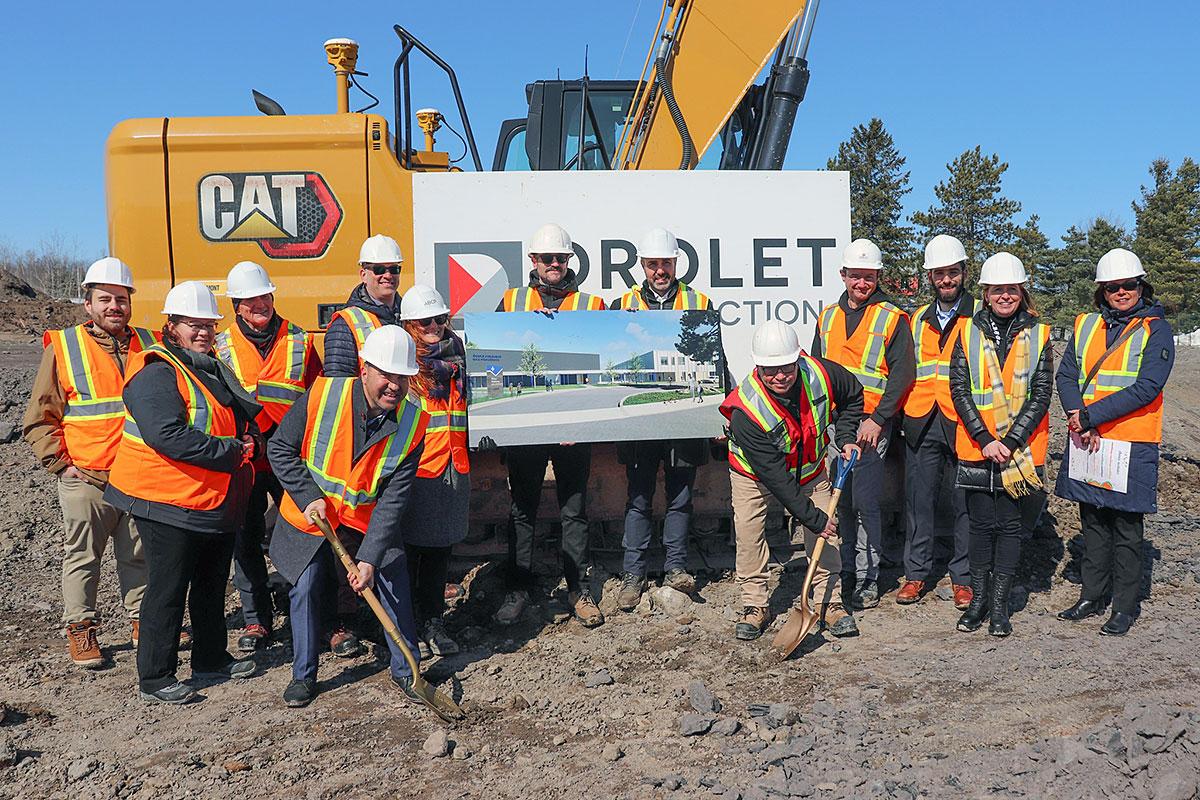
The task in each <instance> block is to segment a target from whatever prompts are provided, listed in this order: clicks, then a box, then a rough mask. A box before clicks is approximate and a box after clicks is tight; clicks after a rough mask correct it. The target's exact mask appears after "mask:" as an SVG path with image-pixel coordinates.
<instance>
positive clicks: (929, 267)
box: [921, 258, 966, 272]
mask: <svg viewBox="0 0 1200 800" xmlns="http://www.w3.org/2000/svg"><path fill="white" fill-rule="evenodd" d="M965 261H966V259H965V258H962V259H959V260H958V261H951V262H950V263H949V264H939V263H937V262H936V261H926V262H925V263H924V264H922V265H921V269H923V270H925V271H926V272H932V271H933V270H935V269H945V268H946V267H957V266H958V265H959V264H962V263H964V262H965Z"/></svg>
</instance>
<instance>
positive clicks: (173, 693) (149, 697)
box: [138, 681, 196, 705]
mask: <svg viewBox="0 0 1200 800" xmlns="http://www.w3.org/2000/svg"><path fill="white" fill-rule="evenodd" d="M138 694H139V695H140V696H141V698H142V699H143V700H145V701H146V702H147V703H171V704H173V705H182V704H183V703H186V702H188V701H189V700H191V699H192V698H194V697H195V696H196V690H195V689H193V688H192V687H190V686H188V685H187V684H186V683H180V682H179V681H175V682H174V683H172V684H171V685H170V686H164V687H163V688H161V689H159V690H158V691H157V692H141V691H139V692H138Z"/></svg>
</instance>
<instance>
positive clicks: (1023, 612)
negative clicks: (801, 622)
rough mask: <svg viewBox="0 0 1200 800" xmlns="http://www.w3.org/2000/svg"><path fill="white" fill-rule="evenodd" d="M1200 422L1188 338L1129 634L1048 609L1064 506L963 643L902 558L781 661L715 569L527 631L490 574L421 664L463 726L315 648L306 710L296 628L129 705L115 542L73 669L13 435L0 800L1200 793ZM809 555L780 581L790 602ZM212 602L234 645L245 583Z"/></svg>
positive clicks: (48, 534)
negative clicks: (244, 656) (1199, 494)
mask: <svg viewBox="0 0 1200 800" xmlns="http://www.w3.org/2000/svg"><path fill="white" fill-rule="evenodd" d="M22 348H23V349H22ZM37 350H38V347H37V346H36V345H28V344H23V345H20V346H19V347H18V346H15V345H14V346H11V347H9V346H5V345H0V358H3V359H5V364H6V365H10V364H13V365H17V366H13V367H9V368H8V369H7V372H6V374H5V375H3V376H2V378H0V391H3V393H4V395H5V396H12V395H15V396H16V397H17V398H18V402H19V403H20V404H23V403H24V398H25V396H26V395H27V393H28V386H29V381H30V380H31V379H32V374H33V368H34V365H36V354H37ZM1197 408H1200V350H1194V349H1193V350H1182V349H1181V351H1180V354H1179V360H1178V363H1177V365H1176V370H1175V376H1174V377H1173V378H1172V382H1171V384H1170V386H1169V387H1168V394H1167V417H1166V420H1167V425H1166V452H1167V455H1168V458H1167V459H1165V460H1164V463H1163V469H1162V477H1161V484H1160V506H1161V509H1162V513H1160V514H1158V515H1156V516H1153V517H1148V518H1147V528H1146V545H1145V549H1144V556H1145V558H1146V563H1147V567H1148V570H1147V576H1146V581H1145V584H1144V586H1143V594H1144V597H1145V599H1144V600H1143V602H1142V609H1141V616H1140V618H1139V619H1138V622H1137V624H1136V625H1135V627H1134V628H1133V630H1132V631H1131V633H1130V634H1129V635H1128V636H1127V637H1125V638H1115V639H1114V638H1102V637H1100V636H1098V628H1099V626H1100V623H1101V622H1102V621H1103V620H1102V618H1101V619H1095V618H1093V619H1090V620H1087V621H1084V622H1082V623H1079V624H1074V625H1072V624H1067V623H1064V622H1061V621H1059V620H1058V619H1056V618H1055V616H1054V614H1055V612H1056V611H1058V610H1060V609H1062V608H1065V607H1067V606H1069V605H1070V604H1071V603H1073V602H1074V601H1075V600H1076V599H1077V598H1078V594H1079V589H1078V585H1077V582H1078V560H1079V547H1078V541H1077V539H1078V537H1077V533H1078V515H1077V512H1076V511H1075V508H1074V506H1072V505H1071V504H1068V503H1063V502H1061V501H1058V500H1056V499H1052V500H1051V501H1050V506H1049V509H1048V512H1047V514H1045V515H1044V517H1043V520H1042V525H1041V526H1040V528H1039V531H1038V533H1037V535H1035V536H1034V538H1032V539H1031V540H1030V541H1029V542H1027V543H1026V545H1025V548H1024V555H1023V559H1022V564H1021V570H1020V574H1019V575H1018V580H1017V584H1018V585H1017V586H1015V587H1014V597H1013V608H1014V615H1013V626H1014V633H1013V635H1012V636H1010V637H1008V638H1007V639H995V638H992V637H989V636H987V635H986V633H984V632H983V631H980V632H977V633H975V634H964V633H959V632H957V631H955V630H954V623H955V621H956V620H957V618H958V612H956V611H955V610H954V608H953V604H952V603H950V602H948V601H945V600H942V599H940V596H939V593H938V592H931V593H930V594H928V595H927V596H925V598H924V599H923V600H922V601H921V602H919V603H916V604H914V605H911V606H898V605H896V604H895V603H894V602H893V601H892V596H891V594H890V592H894V590H895V588H896V585H897V582H898V580H899V578H900V575H899V570H898V569H894V568H893V569H889V570H887V571H885V573H884V581H883V583H884V588H885V589H886V590H887V591H888V592H889V595H888V596H886V597H885V598H884V600H883V602H882V604H881V605H880V606H879V608H876V609H870V610H867V611H865V612H861V613H857V614H856V617H857V618H858V621H859V626H860V627H861V629H862V636H860V637H858V638H856V639H847V640H830V639H826V638H823V637H815V638H814V639H812V640H810V641H809V642H806V643H805V645H804V647H803V648H801V651H800V654H799V655H798V656H797V657H793V658H792V659H790V660H788V661H785V662H780V661H779V660H778V659H777V658H776V657H774V656H773V655H772V654H771V653H770V651H769V649H768V642H769V639H770V635H769V634H768V636H766V637H764V638H763V639H762V640H759V641H757V642H739V641H736V640H735V639H734V638H733V635H732V634H733V625H734V620H735V619H736V617H737V613H738V611H739V610H740V594H739V590H738V587H737V586H736V584H735V582H734V581H732V580H730V579H729V576H728V575H724V574H720V573H716V572H713V573H709V574H706V575H701V576H700V577H701V581H700V583H701V586H700V590H699V592H698V593H697V595H696V596H695V597H694V598H693V599H691V600H689V599H687V598H686V597H683V598H682V600H679V598H674V599H675V600H677V601H678V604H677V605H673V606H671V607H670V608H669V609H668V608H667V607H664V606H663V605H658V606H655V605H652V604H650V603H647V604H645V605H643V606H642V607H641V608H640V609H639V610H638V611H637V612H635V613H632V614H623V613H620V612H618V611H616V610H615V609H614V608H613V601H614V596H615V591H614V590H615V588H616V585H617V580H616V579H610V580H609V581H608V582H607V584H606V586H605V591H604V599H603V600H602V604H601V605H602V608H603V610H604V612H605V614H606V615H607V616H608V622H607V623H606V624H605V625H604V626H603V627H601V628H598V629H595V630H591V631H588V630H584V629H583V628H581V627H579V626H578V625H577V624H576V623H575V622H573V621H570V620H569V615H568V614H567V613H566V606H565V602H564V599H565V598H564V596H563V593H562V591H561V587H557V588H556V583H557V577H556V576H549V575H547V576H543V586H542V589H543V590H544V592H542V593H541V594H538V595H536V596H535V602H534V603H533V604H532V605H531V607H530V608H529V609H528V610H527V611H526V613H525V615H524V616H523V618H522V619H521V620H520V621H519V622H518V624H516V625H513V626H512V627H508V628H500V627H497V626H496V625H495V624H494V623H493V622H492V621H491V614H492V613H493V612H494V611H495V609H496V608H497V607H498V606H499V604H500V603H501V601H502V599H503V596H504V583H503V580H502V578H501V576H500V574H499V569H498V566H499V565H497V564H489V565H487V566H484V567H483V568H481V569H478V570H476V571H473V572H472V573H471V575H470V579H469V580H468V581H467V583H468V587H467V589H468V594H467V599H466V601H465V603H464V604H463V605H462V606H461V607H459V608H458V609H457V610H455V611H454V612H453V613H452V614H450V615H449V617H448V625H449V627H450V630H451V632H452V633H453V635H454V636H455V637H456V638H457V640H458V641H459V642H460V644H461V645H462V652H461V653H459V654H458V655H455V656H450V657H446V658H441V659H436V660H434V661H432V662H431V663H430V664H429V665H428V672H427V676H428V677H429V679H430V680H431V681H433V682H435V683H438V684H440V685H441V686H442V687H443V688H444V689H446V690H447V691H449V692H451V693H452V694H453V695H454V696H455V697H456V698H458V699H459V700H460V702H461V703H462V705H463V706H464V708H466V709H467V711H468V713H469V717H468V719H467V720H466V721H464V722H462V723H460V724H456V725H454V726H450V727H449V728H447V727H446V726H444V725H442V724H441V723H439V722H438V721H437V720H435V719H434V718H433V717H432V716H431V715H430V714H429V713H428V712H427V711H425V710H424V709H422V708H420V707H414V706H411V705H407V704H406V703H405V702H404V701H403V698H402V697H401V696H400V695H399V694H398V693H397V691H396V689H395V688H394V687H393V686H392V685H391V682H390V680H389V679H388V675H387V668H386V664H384V663H383V662H382V661H380V660H379V659H378V658H377V657H376V656H375V654H371V655H367V656H364V657H361V658H358V659H355V660H351V661H343V660H340V659H335V658H333V657H331V656H330V655H328V654H325V655H323V656H322V660H321V664H320V672H319V678H320V680H321V683H320V689H321V694H320V696H319V697H318V698H317V700H316V701H315V702H314V703H313V705H312V706H310V707H309V708H307V709H288V708H285V707H284V706H283V703H282V701H281V697H280V696H281V694H282V692H283V689H284V688H285V687H286V686H287V683H288V681H289V680H290V678H291V670H290V660H291V649H290V645H289V644H288V636H287V630H286V627H284V629H283V630H282V631H281V633H280V635H277V637H276V642H275V643H273V644H272V645H271V646H270V647H269V648H268V649H266V650H263V651H261V652H260V653H258V654H257V655H256V656H255V658H256V661H257V663H258V664H259V667H260V674H259V675H258V676H256V677H255V678H253V679H251V680H249V681H241V682H237V683H223V684H222V683H212V682H208V683H202V684H199V688H200V690H201V694H202V696H203V700H202V701H200V702H196V703H192V704H189V705H187V706H182V707H164V706H152V705H146V704H143V703H141V702H140V701H138V700H137V694H136V688H137V683H136V681H137V676H136V665H135V653H134V651H133V649H132V646H131V643H130V637H129V627H128V624H127V623H126V621H125V619H124V616H123V613H122V611H121V609H120V605H119V602H118V597H119V595H118V591H117V586H116V577H115V570H114V569H113V565H112V559H111V556H107V555H106V557H105V563H104V569H103V574H102V579H101V593H100V600H101V608H100V611H101V614H102V615H103V618H104V620H105V627H104V630H103V632H102V633H101V635H100V641H101V644H102V645H103V646H104V647H105V648H106V649H108V651H109V654H110V657H111V665H110V666H109V668H107V669H105V670H101V671H98V672H84V671H81V670H77V669H75V668H73V667H71V666H70V664H69V663H68V661H67V659H66V644H65V642H64V641H63V639H62V638H61V636H60V634H59V632H58V628H59V620H58V615H59V609H60V603H61V600H60V597H59V593H60V584H59V570H60V562H61V555H60V553H61V547H62V534H61V530H60V526H61V516H60V514H59V511H58V507H57V502H56V496H55V482H54V480H53V479H51V478H50V476H48V475H46V474H45V472H44V471H43V470H41V469H40V468H39V467H38V465H37V463H36V461H35V460H34V459H33V457H32V454H31V453H30V452H29V449H28V447H27V446H25V445H24V443H23V442H14V443H8V444H0V485H3V486H4V487H5V494H4V497H3V500H2V501H0V503H2V506H0V586H3V587H6V588H7V589H8V591H4V592H0V798H9V797H35V796H36V797H43V796H78V797H120V798H151V797H163V796H170V797H176V796H194V797H207V798H220V799H223V798H229V799H230V800H233V798H243V797H248V796H249V797H254V796H279V795H282V794H287V795H289V796H297V797H330V796H334V795H341V796H346V797H358V796H375V795H379V794H394V795H398V796H409V797H425V798H430V799H431V800H437V799H439V798H466V797H489V798H495V800H503V799H504V798H588V800H591V799H592V798H596V797H605V798H710V797H711V798H740V800H751V799H752V798H758V799H759V800H763V799H764V798H782V797H815V798H829V797H856V798H857V797H896V798H917V797H930V798H940V797H955V798H957V797H980V796H999V797H1022V796H1024V797H1062V798H1071V797H1120V798H1152V797H1153V798H1158V797H1163V798H1186V797H1193V796H1195V793H1196V775H1197V774H1198V773H1200V716H1198V715H1197V709H1196V703H1197V696H1196V686H1197V685H1200V666H1198V665H1197V663H1196V659H1195V654H1196V653H1197V652H1200V628H1198V627H1197V625H1196V624H1195V623H1196V609H1197V606H1198V604H1200V509H1198V508H1197V506H1196V503H1195V501H1194V494H1195V490H1196V487H1197V486H1200V443H1198V442H1197V440H1196V439H1195V438H1194V437H1193V436H1192V435H1191V433H1189V432H1188V431H1189V429H1188V428H1187V427H1186V426H1185V425H1184V424H1183V421H1184V420H1188V419H1192V417H1191V416H1189V415H1193V416H1194V415H1195V411H1194V409H1197ZM1056 409H1057V406H1056ZM1056 414H1057V411H1056ZM1054 419H1055V421H1054V423H1053V424H1054V426H1055V427H1054V430H1055V431H1056V439H1055V445H1054V446H1053V447H1052V450H1057V451H1061V447H1062V443H1061V427H1062V425H1061V420H1060V419H1059V417H1058V416H1056V417H1055V418H1054ZM800 566H801V563H798V562H789V563H788V564H787V565H776V566H775V567H773V573H772V578H771V587H772V590H773V592H772V598H771V603H772V608H773V610H775V611H776V612H777V613H780V614H783V613H785V612H786V610H787V608H788V606H789V605H790V602H791V600H792V598H794V597H795V595H796V593H797V592H798V590H799V586H800V583H801V582H802V580H803V570H802V569H800V568H799V567H800ZM943 588H944V587H943ZM227 611H228V625H229V627H230V629H231V631H232V630H233V629H236V628H237V627H239V626H240V625H241V615H240V613H239V612H238V610H237V601H236V596H235V595H234V594H232V593H231V595H230V596H229V599H228V602H227ZM276 621H277V624H280V625H282V624H283V617H277V618H276ZM373 649H374V650H375V653H376V654H382V653H385V652H386V650H385V649H384V648H383V647H382V645H381V644H379V643H376V645H375V647H374V648H373ZM187 660H188V655H187V653H186V652H185V653H183V654H182V664H181V670H180V677H182V678H185V679H186V678H187V677H188V675H189V672H188V667H187Z"/></svg>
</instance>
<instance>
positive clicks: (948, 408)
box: [904, 299, 980, 420]
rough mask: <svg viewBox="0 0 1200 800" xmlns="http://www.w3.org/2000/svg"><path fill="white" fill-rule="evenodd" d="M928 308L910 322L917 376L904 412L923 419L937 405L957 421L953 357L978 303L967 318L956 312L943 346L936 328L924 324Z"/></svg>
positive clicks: (916, 314) (925, 306) (924, 308)
mask: <svg viewBox="0 0 1200 800" xmlns="http://www.w3.org/2000/svg"><path fill="white" fill-rule="evenodd" d="M929 305H930V304H926V305H923V306H921V307H920V308H918V309H917V310H916V312H915V313H914V314H913V315H912V317H911V318H910V320H909V321H910V323H911V325H910V327H911V329H912V336H913V346H914V350H915V351H916V372H917V377H916V380H915V381H914V382H913V385H912V388H910V389H909V390H908V397H907V398H905V400H904V413H905V415H907V416H910V417H923V416H925V415H926V414H928V413H929V412H930V410H932V408H933V404H934V403H937V405H938V408H940V409H941V411H942V413H943V414H945V415H946V417H947V418H949V419H952V420H954V419H958V414H957V412H955V410H954V401H953V400H952V399H951V397H950V356H951V355H952V354H953V352H954V343H955V342H957V341H958V339H959V336H961V335H962V330H961V328H962V326H963V325H965V324H966V323H967V322H969V321H970V319H971V317H973V316H975V312H976V311H978V310H979V307H980V306H979V300H977V299H972V300H971V308H970V313H969V314H967V315H966V316H962V315H960V314H958V313H957V311H956V312H955V317H954V319H953V329H952V330H951V331H950V333H949V335H948V336H946V345H945V346H944V347H943V346H942V343H941V342H942V336H941V332H939V331H938V329H937V328H935V327H934V326H933V325H928V324H926V323H925V319H924V317H925V313H926V312H927V311H928V310H929ZM935 313H936V312H935Z"/></svg>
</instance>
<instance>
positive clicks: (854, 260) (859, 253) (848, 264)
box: [842, 239, 883, 269]
mask: <svg viewBox="0 0 1200 800" xmlns="http://www.w3.org/2000/svg"><path fill="white" fill-rule="evenodd" d="M842 269H883V253H880V252H879V248H878V247H876V246H875V243H874V242H872V241H871V240H870V239H855V240H854V241H853V242H851V243H850V244H848V245H846V249H845V250H843V251H842Z"/></svg>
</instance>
